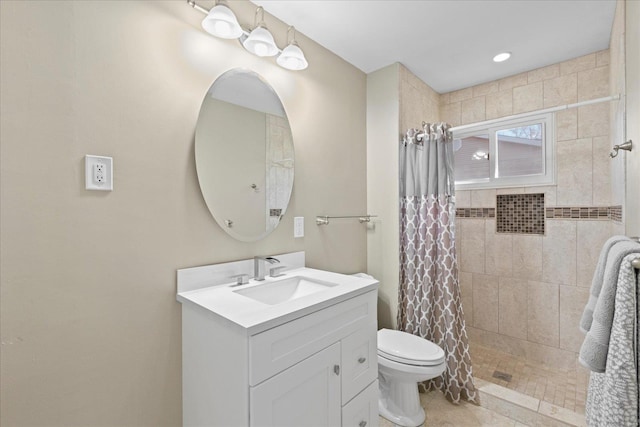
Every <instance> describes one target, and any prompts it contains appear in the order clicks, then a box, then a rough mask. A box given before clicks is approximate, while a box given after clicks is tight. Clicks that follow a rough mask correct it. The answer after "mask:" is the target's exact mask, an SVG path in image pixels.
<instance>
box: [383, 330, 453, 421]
mask: <svg viewBox="0 0 640 427" xmlns="http://www.w3.org/2000/svg"><path fill="white" fill-rule="evenodd" d="M444 369H445V360H444V351H443V350H442V349H441V348H440V347H439V346H437V345H436V344H434V343H432V342H431V341H429V340H426V339H424V338H421V337H418V336H415V335H411V334H409V333H406V332H401V331H394V330H391V329H381V330H379V331H378V381H379V384H380V395H379V398H378V410H379V412H380V415H381V416H383V417H384V418H386V419H388V420H389V421H391V422H392V423H394V424H396V425H398V426H403V427H417V426H419V425H421V424H422V423H424V420H425V414H424V409H422V406H420V397H419V395H418V383H419V382H422V381H426V380H430V379H431V378H435V377H437V376H439V375H441V374H442V373H443V372H444Z"/></svg>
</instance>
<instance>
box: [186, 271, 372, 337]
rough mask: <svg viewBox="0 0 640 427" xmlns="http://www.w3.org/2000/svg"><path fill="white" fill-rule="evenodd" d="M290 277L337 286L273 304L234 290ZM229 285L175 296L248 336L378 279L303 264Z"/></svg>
mask: <svg viewBox="0 0 640 427" xmlns="http://www.w3.org/2000/svg"><path fill="white" fill-rule="evenodd" d="M292 276H304V277H308V278H310V279H316V280H319V281H324V282H332V283H337V286H333V287H330V288H327V289H326V290H322V291H319V292H316V293H313V294H310V295H306V296H303V297H300V298H297V299H293V300H290V301H285V302H282V303H279V304H275V305H268V304H264V303H261V302H258V301H256V300H253V299H251V298H248V297H245V296H243V295H240V294H238V293H236V292H234V291H237V290H239V289H244V288H249V287H254V286H264V285H268V284H269V283H271V282H275V281H280V280H282V279H285V278H287V277H292ZM233 284H234V283H227V284H221V285H215V286H209V287H203V288H200V289H196V290H189V291H183V292H178V295H177V299H178V301H180V302H181V303H182V304H195V305H197V306H199V307H202V308H204V309H206V310H208V311H210V312H211V313H213V314H214V315H216V316H220V317H222V318H224V319H226V320H228V321H230V322H231V323H233V324H235V325H237V326H239V327H241V328H243V329H244V330H245V331H246V332H247V334H248V335H254V334H256V333H259V332H263V331H265V330H267V329H270V328H273V327H275V326H278V325H281V324H283V323H286V322H289V321H291V320H293V319H296V318H298V317H302V316H305V315H307V314H309V313H312V312H314V311H318V310H321V309H323V308H326V307H328V306H330V305H334V304H336V303H339V302H341V301H345V300H347V299H350V298H353V297H355V296H357V295H360V294H363V293H366V292H369V291H373V290H375V289H377V287H378V281H377V280H375V279H373V278H371V279H369V278H361V277H357V276H350V275H345V274H339V273H332V272H329V271H323V270H315V269H312V268H306V267H303V268H297V269H294V270H288V271H286V272H285V274H284V275H283V276H280V277H277V278H271V277H267V278H266V279H265V280H264V281H256V280H253V279H251V280H250V281H249V283H248V284H246V285H241V286H232V285H233Z"/></svg>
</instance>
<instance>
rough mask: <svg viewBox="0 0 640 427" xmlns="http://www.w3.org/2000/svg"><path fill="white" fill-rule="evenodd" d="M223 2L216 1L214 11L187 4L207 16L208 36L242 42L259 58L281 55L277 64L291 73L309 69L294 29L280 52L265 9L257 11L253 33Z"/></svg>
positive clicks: (191, 2) (260, 8)
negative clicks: (268, 23) (245, 27)
mask: <svg viewBox="0 0 640 427" xmlns="http://www.w3.org/2000/svg"><path fill="white" fill-rule="evenodd" d="M223 1H224V0H216V3H215V5H214V7H213V8H212V9H211V10H207V9H205V8H204V7H202V6H200V5H198V4H196V2H195V0H187V4H188V5H189V6H191V7H193V8H194V9H196V10H197V11H199V12H202V13H204V14H206V15H207V16H206V18H204V20H203V21H202V28H203V29H204V30H205V31H206V32H207V33H209V34H211V35H213V36H216V37H220V38H223V39H238V40H239V41H240V42H241V43H242V46H244V48H245V49H246V50H248V51H249V52H251V53H253V54H254V55H256V56H261V57H264V56H276V55H278V58H277V59H276V62H277V63H278V65H280V66H281V67H282V68H286V69H287V70H292V71H298V70H304V69H305V68H307V67H308V66H309V63H308V62H307V59H306V58H305V57H304V53H303V52H302V49H300V46H299V45H298V42H297V41H296V33H295V28H294V27H293V26H290V27H289V28H288V29H287V46H286V47H285V48H284V49H283V50H280V49H279V48H278V46H277V45H276V43H275V41H274V40H273V36H272V35H271V32H269V30H268V29H267V25H266V24H265V22H264V9H263V7H262V6H259V7H258V8H257V9H256V13H255V16H254V26H253V30H251V31H250V32H249V31H247V30H245V29H243V28H242V27H241V26H240V24H239V23H238V20H237V18H236V16H235V14H234V13H233V11H232V10H231V9H230V8H229V7H228V6H227V5H225V4H222V2H223ZM258 15H260V20H258ZM290 34H292V37H291V39H290V38H289V35H290Z"/></svg>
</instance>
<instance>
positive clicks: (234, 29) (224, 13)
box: [202, 0, 243, 39]
mask: <svg viewBox="0 0 640 427" xmlns="http://www.w3.org/2000/svg"><path fill="white" fill-rule="evenodd" d="M202 28H203V29H204V30H205V31H206V32H207V33H209V34H211V35H212V36H216V37H220V38H221V39H237V38H238V37H240V36H242V34H243V31H242V27H240V24H238V18H236V15H235V14H234V13H233V11H232V10H231V9H229V7H228V6H227V5H225V4H222V3H221V0H216V4H215V6H213V7H212V8H211V10H210V11H209V13H207V17H206V18H204V19H203V20H202Z"/></svg>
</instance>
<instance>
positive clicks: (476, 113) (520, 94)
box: [441, 50, 611, 367]
mask: <svg viewBox="0 0 640 427" xmlns="http://www.w3.org/2000/svg"><path fill="white" fill-rule="evenodd" d="M608 95H609V51H608V50H605V51H600V52H597V53H593V54H590V55H586V56H582V57H579V58H575V59H573V60H570V61H565V62H562V63H559V64H553V65H550V66H548V67H544V68H540V69H536V70H532V71H529V72H525V73H522V74H518V75H515V76H511V77H507V78H504V79H501V80H498V81H493V82H489V83H485V84H482V85H478V86H474V87H470V88H466V89H463V90H459V91H455V92H451V93H446V94H443V95H442V97H441V101H442V104H441V118H442V120H444V121H447V122H449V123H452V124H454V125H462V124H468V123H473V122H477V121H482V120H488V119H495V118H499V117H504V116H509V115H512V114H518V113H523V112H527V111H534V110H539V109H543V108H549V107H555V106H558V105H564V104H569V103H575V102H579V101H585V100H589V99H595V98H599V97H605V96H608ZM555 120H556V141H557V143H556V145H557V146H556V155H557V157H556V162H557V185H553V186H544V187H518V188H504V189H498V190H495V189H491V190H471V191H458V192H457V194H456V201H457V206H458V207H479V208H488V207H495V205H496V195H497V194H512V193H539V192H544V193H545V204H546V206H608V205H609V204H610V200H611V195H610V193H611V191H610V179H609V176H610V173H609V162H610V159H609V157H608V153H609V150H610V149H611V145H610V138H609V105H608V104H607V103H603V104H595V105H591V106H586V107H580V108H577V109H571V110H565V111H562V112H559V113H556V114H555ZM456 225H457V247H458V257H459V264H460V286H461V290H462V298H463V308H464V312H465V317H466V321H467V322H466V323H467V327H468V330H469V332H470V337H471V342H472V343H474V342H475V343H481V344H485V345H490V346H493V347H496V348H501V349H503V350H505V351H508V352H511V353H514V354H517V355H520V356H526V357H527V358H530V359H533V360H538V361H544V362H546V363H550V364H552V365H556V366H559V367H562V366H571V365H573V364H574V363H575V360H576V359H575V356H576V352H577V351H578V350H579V347H580V344H581V342H582V335H581V334H580V332H579V331H578V328H577V325H578V323H579V319H580V314H581V310H582V308H583V307H584V304H585V303H586V301H587V297H588V293H589V286H590V285H591V276H592V275H593V270H594V268H595V263H596V260H597V255H598V253H599V248H600V247H601V245H602V243H604V241H605V240H606V239H607V238H608V237H609V233H610V224H609V221H585V220H582V221H577V220H547V221H546V234H545V235H544V236H540V235H519V234H497V233H496V232H495V229H496V224H495V219H494V218H487V219H476V218H458V219H457V220H456ZM578 260H580V261H579V262H578Z"/></svg>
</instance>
